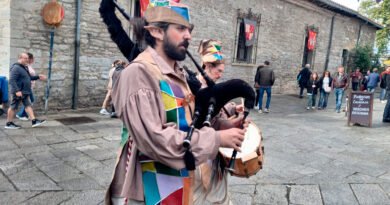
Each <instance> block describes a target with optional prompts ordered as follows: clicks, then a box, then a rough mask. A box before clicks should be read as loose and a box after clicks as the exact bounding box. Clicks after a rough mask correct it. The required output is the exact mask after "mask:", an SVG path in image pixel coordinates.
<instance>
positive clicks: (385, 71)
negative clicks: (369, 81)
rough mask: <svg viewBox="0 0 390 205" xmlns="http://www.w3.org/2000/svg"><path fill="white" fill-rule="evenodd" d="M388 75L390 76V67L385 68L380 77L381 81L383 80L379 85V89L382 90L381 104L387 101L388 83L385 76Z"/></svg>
mask: <svg viewBox="0 0 390 205" xmlns="http://www.w3.org/2000/svg"><path fill="white" fill-rule="evenodd" d="M386 74H390V66H386V67H385V70H384V71H383V72H382V73H381V75H380V79H381V82H380V84H379V87H380V88H381V94H380V96H379V100H380V101H381V103H385V102H386V101H385V99H386V93H387V92H386V82H385V80H384V76H385V75H386Z"/></svg>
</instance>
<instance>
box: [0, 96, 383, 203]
mask: <svg viewBox="0 0 390 205" xmlns="http://www.w3.org/2000/svg"><path fill="white" fill-rule="evenodd" d="M305 104H306V99H299V98H297V97H296V96H289V95H274V96H272V103H271V113H268V114H259V113H257V112H252V113H251V115H250V117H251V118H252V119H253V121H254V122H255V123H256V124H257V125H258V126H259V127H260V128H261V130H262V133H263V137H264V145H265V165H264V169H263V170H261V171H260V172H259V173H258V174H257V175H256V176H253V177H251V178H249V179H246V178H237V177H230V178H229V181H230V192H231V196H232V200H233V202H234V204H240V205H245V204H343V205H344V204H373V205H374V204H375V205H382V204H390V134H389V133H390V124H383V123H382V122H381V116H382V111H383V108H384V104H381V103H379V100H377V99H375V104H374V117H373V127H372V128H367V127H360V126H351V127H349V126H347V123H346V122H347V119H346V117H345V116H344V113H339V114H337V113H335V112H334V110H333V109H334V99H333V98H330V99H329V104H330V107H329V109H328V110H325V111H317V110H309V111H307V110H305ZM97 113H98V110H97V109H96V110H94V111H93V112H85V111H78V112H72V111H69V112H65V113H60V114H53V115H48V116H47V118H48V123H46V124H45V125H44V126H42V127H38V128H31V124H30V123H31V122H21V121H16V122H17V123H18V124H21V125H22V126H23V129H20V130H4V124H5V119H4V116H2V117H0V124H1V128H0V204H7V205H8V204H102V203H103V198H104V193H105V189H106V187H107V184H108V183H109V181H110V178H111V175H112V170H113V164H114V158H115V155H116V150H117V147H118V144H119V140H120V137H119V133H120V124H121V123H120V121H119V120H117V119H110V118H108V117H105V116H101V115H99V114H97ZM66 117H89V118H91V119H93V120H94V121H95V122H91V123H85V124H75V125H67V126H66V125H64V124H62V123H60V122H59V121H57V120H56V119H61V118H66Z"/></svg>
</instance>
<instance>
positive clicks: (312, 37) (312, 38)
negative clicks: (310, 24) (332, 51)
mask: <svg viewBox="0 0 390 205" xmlns="http://www.w3.org/2000/svg"><path fill="white" fill-rule="evenodd" d="M316 37H317V33H316V32H315V31H312V30H309V39H308V40H307V49H308V50H310V51H312V50H314V49H315V47H316Z"/></svg>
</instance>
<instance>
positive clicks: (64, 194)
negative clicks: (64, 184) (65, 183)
mask: <svg viewBox="0 0 390 205" xmlns="http://www.w3.org/2000/svg"><path fill="white" fill-rule="evenodd" d="M75 194H77V192H69V191H60V192H53V191H48V192H43V193H41V194H39V195H37V196H34V197H32V198H30V199H28V200H27V201H25V203H26V204H31V205H35V204H36V205H41V204H60V203H61V202H64V201H67V200H69V199H71V198H72V197H73V195H75ZM81 203H82V201H79V204H81Z"/></svg>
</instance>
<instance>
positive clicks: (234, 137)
mask: <svg viewBox="0 0 390 205" xmlns="http://www.w3.org/2000/svg"><path fill="white" fill-rule="evenodd" d="M245 131H246V130H245V129H238V128H231V129H227V130H220V131H218V132H219V137H220V139H221V147H226V148H233V149H235V150H237V151H239V152H241V149H240V147H241V144H242V141H244V136H245Z"/></svg>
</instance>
